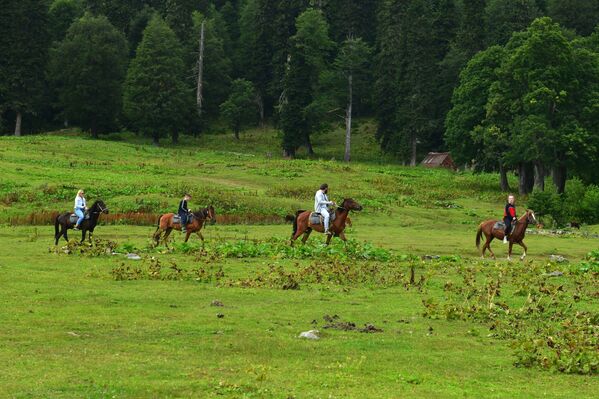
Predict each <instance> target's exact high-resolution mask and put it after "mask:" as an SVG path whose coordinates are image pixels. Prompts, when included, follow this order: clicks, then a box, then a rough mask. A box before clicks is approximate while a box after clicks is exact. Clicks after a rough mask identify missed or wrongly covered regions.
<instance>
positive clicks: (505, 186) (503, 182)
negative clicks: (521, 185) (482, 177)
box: [499, 164, 510, 193]
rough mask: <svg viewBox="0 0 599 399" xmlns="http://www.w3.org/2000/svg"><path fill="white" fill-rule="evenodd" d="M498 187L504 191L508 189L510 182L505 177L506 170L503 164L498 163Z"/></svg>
mask: <svg viewBox="0 0 599 399" xmlns="http://www.w3.org/2000/svg"><path fill="white" fill-rule="evenodd" d="M499 187H500V188H501V191H503V192H504V193H506V192H508V191H510V183H509V181H508V179H507V170H506V169H505V166H503V164H499Z"/></svg>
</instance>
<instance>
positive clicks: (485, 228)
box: [476, 209, 537, 260]
mask: <svg viewBox="0 0 599 399" xmlns="http://www.w3.org/2000/svg"><path fill="white" fill-rule="evenodd" d="M495 223H497V220H487V221H485V222H482V223H481V224H480V225H479V226H478V230H477V232H476V248H479V249H480V239H481V237H482V235H483V234H484V235H485V237H486V238H487V241H486V242H485V245H483V248H482V254H481V257H482V258H483V259H484V258H485V251H486V250H487V249H489V252H490V253H491V256H492V257H493V259H496V258H495V254H494V253H493V251H492V250H491V241H493V238H497V239H498V240H503V237H504V235H505V233H504V231H503V230H501V229H494V228H493V226H494V225H495ZM529 224H537V219H536V218H535V213H534V212H533V211H532V210H530V209H528V210H527V211H526V213H525V214H524V215H523V216H522V217H521V218H520V219H518V221H517V222H516V224H515V225H514V226H513V227H512V233H511V234H510V236H509V237H508V241H509V245H510V247H509V251H508V255H507V259H508V260H511V258H512V246H513V245H514V244H518V245H520V246H521V247H522V248H524V253H523V254H522V256H521V257H520V260H524V258H526V251H528V248H527V247H526V245H525V244H524V236H525V235H526V228H527V227H528V225H529Z"/></svg>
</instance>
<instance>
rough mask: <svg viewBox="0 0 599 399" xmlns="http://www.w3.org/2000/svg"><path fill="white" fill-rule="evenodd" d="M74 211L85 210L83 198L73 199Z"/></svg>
mask: <svg viewBox="0 0 599 399" xmlns="http://www.w3.org/2000/svg"><path fill="white" fill-rule="evenodd" d="M75 209H85V198H83V197H80V196H76V197H75Z"/></svg>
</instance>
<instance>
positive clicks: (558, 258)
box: [549, 255, 568, 263]
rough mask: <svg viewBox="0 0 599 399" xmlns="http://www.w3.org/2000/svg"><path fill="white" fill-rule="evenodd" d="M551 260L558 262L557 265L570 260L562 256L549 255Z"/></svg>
mask: <svg viewBox="0 0 599 399" xmlns="http://www.w3.org/2000/svg"><path fill="white" fill-rule="evenodd" d="M549 260H550V261H551V262H556V263H563V262H567V261H568V259H566V258H564V257H563V256H561V255H549Z"/></svg>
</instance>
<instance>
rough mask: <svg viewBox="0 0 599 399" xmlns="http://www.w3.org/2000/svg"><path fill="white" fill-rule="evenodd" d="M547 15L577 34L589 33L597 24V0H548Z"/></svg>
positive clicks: (598, 2) (598, 12) (598, 22)
mask: <svg viewBox="0 0 599 399" xmlns="http://www.w3.org/2000/svg"><path fill="white" fill-rule="evenodd" d="M547 15H549V16H550V17H551V18H553V19H554V20H555V21H556V22H558V23H560V24H561V25H563V26H565V27H566V28H570V29H574V30H575V31H576V33H578V34H579V35H583V36H587V35H590V34H591V33H592V32H593V30H594V29H595V26H597V24H599V1H597V0H548V3H547Z"/></svg>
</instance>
